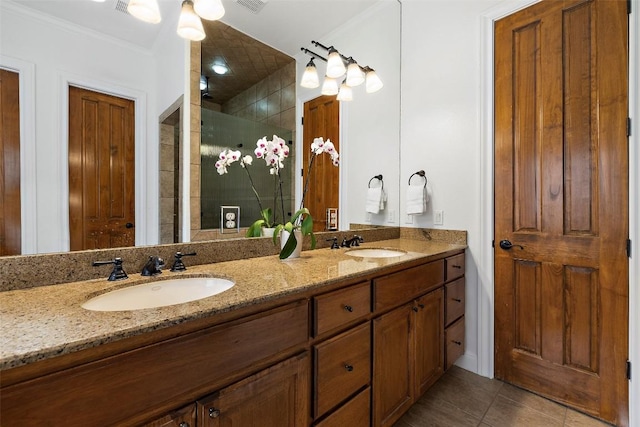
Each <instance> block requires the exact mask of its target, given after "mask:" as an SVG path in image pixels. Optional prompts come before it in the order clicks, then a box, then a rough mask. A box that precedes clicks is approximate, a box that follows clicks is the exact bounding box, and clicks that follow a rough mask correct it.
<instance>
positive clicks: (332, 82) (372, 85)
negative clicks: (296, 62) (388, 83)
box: [300, 41, 383, 101]
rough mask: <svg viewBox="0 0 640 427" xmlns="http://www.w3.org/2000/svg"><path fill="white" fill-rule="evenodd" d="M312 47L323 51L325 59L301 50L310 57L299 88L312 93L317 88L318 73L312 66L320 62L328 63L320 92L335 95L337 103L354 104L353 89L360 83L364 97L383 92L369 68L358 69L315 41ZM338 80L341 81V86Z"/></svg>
mask: <svg viewBox="0 0 640 427" xmlns="http://www.w3.org/2000/svg"><path fill="white" fill-rule="evenodd" d="M311 44H313V45H314V46H316V47H320V48H322V49H324V50H326V51H327V53H328V56H327V58H324V57H322V56H320V55H318V54H317V53H316V52H314V51H312V50H309V49H307V48H304V47H301V48H300V50H302V51H303V52H304V53H306V54H307V55H309V56H311V60H310V61H309V63H308V64H307V66H306V67H305V70H304V74H303V75H302V78H301V80H300V86H302V87H306V88H310V89H314V88H317V87H318V86H319V85H320V81H319V79H318V70H317V68H316V65H315V64H314V62H313V60H314V59H319V60H322V61H324V62H326V63H327V69H326V73H325V78H324V81H323V82H322V89H321V93H322V94H323V95H337V99H338V100H339V101H351V100H353V88H354V87H356V86H359V85H361V84H363V83H365V90H366V92H367V93H374V92H377V91H379V90H380V89H382V87H383V83H382V80H381V79H380V77H378V75H377V74H376V72H375V71H374V70H373V69H372V68H371V67H369V66H368V65H367V66H365V67H363V66H361V65H359V64H358V62H357V61H356V60H355V59H353V58H352V57H346V56H344V55H342V54H341V53H340V52H339V51H338V50H337V49H336V48H335V47H333V46H329V47H327V46H324V45H323V44H322V43H319V42H316V41H311ZM339 80H342V84H340V85H339V83H338V82H339Z"/></svg>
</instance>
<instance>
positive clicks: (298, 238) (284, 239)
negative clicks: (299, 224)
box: [280, 230, 302, 259]
mask: <svg viewBox="0 0 640 427" xmlns="http://www.w3.org/2000/svg"><path fill="white" fill-rule="evenodd" d="M293 234H294V236H296V241H297V244H296V248H295V249H294V250H293V252H292V253H291V255H289V256H288V257H287V258H284V259H292V258H300V252H302V232H301V231H300V230H293ZM288 238H289V232H288V231H286V230H282V232H281V233H280V250H282V249H283V248H284V245H285V244H286V243H287V239H288Z"/></svg>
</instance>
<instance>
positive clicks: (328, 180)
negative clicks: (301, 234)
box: [302, 96, 340, 231]
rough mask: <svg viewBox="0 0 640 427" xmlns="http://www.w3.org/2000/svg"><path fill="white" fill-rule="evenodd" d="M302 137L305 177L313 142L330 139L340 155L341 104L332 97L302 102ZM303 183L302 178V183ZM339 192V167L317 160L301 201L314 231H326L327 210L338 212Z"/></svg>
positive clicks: (327, 160)
mask: <svg viewBox="0 0 640 427" xmlns="http://www.w3.org/2000/svg"><path fill="white" fill-rule="evenodd" d="M303 135H304V137H303V152H304V155H303V163H302V165H303V169H304V172H303V173H304V174H306V173H307V168H308V165H309V157H310V154H311V143H312V142H313V139H314V138H317V137H322V138H324V140H325V141H326V140H327V139H330V140H331V142H333V144H334V145H335V147H336V150H337V151H338V152H340V102H339V101H337V100H336V98H335V96H321V97H319V98H316V99H313V100H311V101H308V102H305V104H304V129H303ZM306 179H307V178H306V177H304V176H303V180H306ZM339 189H340V167H339V166H338V167H336V166H334V165H333V163H332V162H331V157H330V156H328V155H321V156H318V157H316V159H315V160H314V165H313V170H312V171H311V176H310V177H309V186H308V191H307V194H306V195H305V199H304V204H305V205H306V207H307V208H308V209H309V212H311V216H312V217H313V221H314V223H313V231H325V230H327V208H338V204H339V202H340V198H339Z"/></svg>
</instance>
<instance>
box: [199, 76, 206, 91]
mask: <svg viewBox="0 0 640 427" xmlns="http://www.w3.org/2000/svg"><path fill="white" fill-rule="evenodd" d="M206 88H207V78H206V77H205V76H200V90H205V89H206Z"/></svg>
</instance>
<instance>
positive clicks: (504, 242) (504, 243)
mask: <svg viewBox="0 0 640 427" xmlns="http://www.w3.org/2000/svg"><path fill="white" fill-rule="evenodd" d="M514 246H515V247H517V248H520V249H524V247H523V246H522V245H515V244H513V243H511V241H510V240H507V239H503V240H500V249H504V250H505V251H508V250H509V249H511V248H512V247H514Z"/></svg>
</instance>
